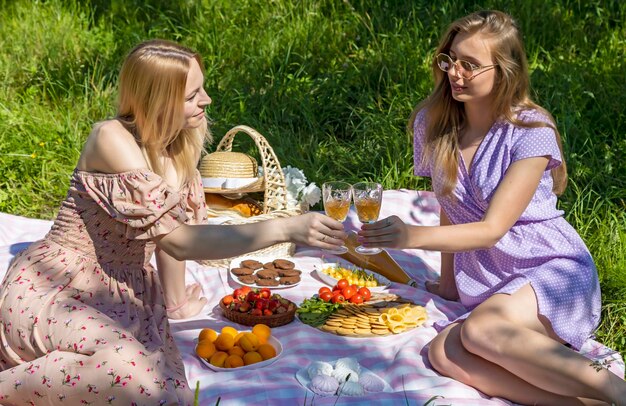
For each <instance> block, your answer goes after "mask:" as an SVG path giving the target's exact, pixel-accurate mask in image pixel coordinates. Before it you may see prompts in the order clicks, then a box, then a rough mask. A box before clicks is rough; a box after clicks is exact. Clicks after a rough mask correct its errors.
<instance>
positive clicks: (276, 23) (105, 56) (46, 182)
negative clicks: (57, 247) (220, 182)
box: [0, 0, 626, 355]
mask: <svg viewBox="0 0 626 406" xmlns="http://www.w3.org/2000/svg"><path fill="white" fill-rule="evenodd" d="M165 3H167V5H165ZM479 5H480V7H479ZM481 7H482V8H496V9H501V10H504V11H507V12H509V13H511V14H512V15H513V16H515V17H517V18H518V20H519V21H520V23H521V26H522V29H523V32H524V34H525V41H526V46H527V51H528V55H529V60H530V64H531V69H532V76H531V79H532V84H533V89H534V94H535V98H536V100H537V101H538V102H539V103H540V104H541V105H543V106H544V107H546V108H547V109H548V110H549V111H551V112H552V113H553V114H554V116H555V117H556V119H557V123H558V126H559V129H560V131H561V133H562V135H563V138H564V143H565V150H566V151H565V152H566V158H567V162H568V163H569V170H570V187H569V189H568V190H567V192H566V193H565V194H564V195H563V196H562V198H561V200H560V206H561V208H563V209H564V210H566V216H567V219H568V220H569V221H570V222H571V223H572V224H573V225H574V226H575V228H576V229H577V230H578V232H579V233H580V234H581V236H582V237H583V239H584V240H585V242H586V243H587V245H588V246H589V248H590V250H591V252H592V255H593V256H594V258H595V260H596V263H597V266H598V271H599V274H600V280H601V283H602V289H603V293H604V298H603V300H604V302H603V320H602V325H601V327H600V330H599V332H598V337H599V338H600V340H601V341H602V342H604V343H605V344H607V345H609V346H611V347H613V348H617V349H619V350H620V351H621V353H622V354H623V355H626V331H625V330H626V301H625V300H624V299H623V298H624V297H625V296H626V295H625V293H626V276H625V275H624V269H626V215H625V214H624V213H625V211H626V210H625V209H626V137H624V134H626V117H625V116H626V113H625V110H624V107H623V106H626V93H625V92H624V91H623V89H624V69H625V68H626V66H625V64H624V61H625V60H626V59H625V55H624V50H625V49H626V40H625V38H626V27H625V24H624V22H625V21H626V3H624V2H619V1H598V0H596V1H582V0H578V1H574V0H561V1H554V2H544V1H541V0H529V1H525V2H518V1H483V2H480V3H479V2H474V1H468V0H466V1H453V0H442V1H439V2H430V1H395V0H387V1H384V0H381V1H364V0H362V1H347V0H346V1H339V0H300V1H292V0H275V1H267V2H266V1H252V0H248V1H244V0H241V1H231V0H214V1H208V0H205V1H192V0H172V1H169V2H162V1H158V0H151V1H143V0H142V1H139V0H126V1H104V0H91V1H78V0H75V1H71V0H68V1H62V0H49V1H30V0H23V1H19V0H14V1H10V0H0V49H1V50H0V211H2V212H8V213H13V214H18V215H24V216H31V217H39V218H46V219H50V218H53V217H54V215H55V212H56V210H57V207H58V204H59V202H60V201H61V200H62V199H63V197H64V195H65V193H66V188H67V183H68V179H69V175H70V173H71V171H72V169H73V166H74V164H75V162H76V160H77V158H78V156H79V153H80V149H81V146H82V143H83V141H84V139H85V137H86V136H87V134H88V133H89V129H90V128H91V126H92V125H93V123H94V122H96V121H98V120H101V119H104V118H107V117H110V116H111V115H112V114H114V103H115V83H116V78H117V72H118V70H119V65H120V62H121V60H122V58H123V57H124V55H125V53H126V52H127V51H128V50H129V48H130V46H131V45H133V44H135V43H137V42H139V41H140V40H143V39H147V38H154V37H159V38H167V39H173V40H176V41H179V42H182V43H184V44H186V45H188V46H190V47H192V48H194V49H197V50H198V51H199V52H200V53H201V54H202V55H203V58H204V63H205V67H206V72H207V80H206V88H207V91H208V92H209V94H210V95H211V97H212V98H213V105H212V106H211V108H210V109H209V115H210V117H211V118H212V120H213V121H214V125H213V132H214V134H215V136H216V138H218V139H219V137H220V136H221V135H223V134H224V133H225V132H226V131H227V130H228V129H229V128H231V127H232V126H234V125H236V124H247V125H250V126H252V127H255V128H257V129H258V130H259V131H261V133H263V134H264V135H265V136H266V137H267V138H268V140H269V142H270V144H271V145H272V146H273V148H274V150H275V151H276V153H277V155H278V156H279V157H280V159H281V164H282V165H283V166H285V165H292V166H297V167H299V168H301V169H303V170H304V171H305V173H306V174H307V176H308V178H309V179H310V180H313V181H315V182H317V183H318V184H320V183H322V182H323V181H325V180H327V179H345V180H347V181H356V180H362V179H376V180H379V181H382V182H383V183H384V186H385V187H386V188H417V189H425V188H428V187H429V183H428V181H427V180H424V179H420V178H416V177H413V176H412V149H411V138H410V136H409V135H407V133H406V132H405V123H406V119H407V117H408V115H409V114H410V112H411V109H412V108H413V106H414V105H415V104H416V103H417V102H419V101H420V100H421V99H422V98H423V97H425V96H426V95H427V94H428V92H429V90H430V88H431V86H432V82H431V78H430V73H429V70H428V65H429V62H428V61H429V58H430V57H431V56H432V52H433V50H434V47H435V45H436V43H437V40H438V38H439V36H440V35H441V33H442V31H443V30H444V29H445V27H446V25H447V24H448V23H449V22H450V21H452V20H453V19H455V18H457V17H459V16H461V15H464V14H466V13H467V12H470V11H475V10H477V9H479V8H481ZM209 148H210V147H209ZM236 148H237V149H239V150H243V151H248V152H250V153H254V152H255V151H254V146H253V144H252V142H250V141H249V140H246V139H245V138H244V137H243V136H242V138H241V139H239V138H238V139H237V140H236Z"/></svg>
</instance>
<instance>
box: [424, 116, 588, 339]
mask: <svg viewBox="0 0 626 406" xmlns="http://www.w3.org/2000/svg"><path fill="white" fill-rule="evenodd" d="M519 118H520V119H522V120H524V121H526V122H535V121H542V122H549V121H548V119H547V118H546V117H545V116H543V115H541V114H540V113H539V112H537V111H534V110H531V111H524V112H522V113H520V115H519ZM425 120H426V114H425V112H424V110H422V111H420V112H419V114H418V115H417V117H416V120H415V125H414V161H415V175H418V176H428V177H432V184H433V189H434V191H435V193H436V194H437V198H438V200H439V203H440V205H441V207H442V209H443V210H444V211H445V213H446V214H447V215H448V218H449V219H450V221H451V222H452V224H462V223H471V222H478V221H481V219H482V218H483V216H484V214H485V212H486V211H487V208H488V207H489V203H490V201H491V199H492V197H493V195H494V193H495V191H496V189H497V187H498V185H499V183H500V182H501V181H502V179H503V178H504V175H505V173H506V170H507V169H508V167H509V166H510V165H511V164H512V163H513V162H515V161H518V160H520V159H524V158H530V157H537V156H549V157H550V162H549V164H548V167H547V169H546V171H545V172H544V174H543V177H542V178H541V182H540V183H539V187H538V188H537V191H536V192H535V195H534V196H533V198H532V200H531V202H530V204H529V205H528V207H527V208H526V210H525V211H524V212H523V213H522V215H521V216H520V218H519V219H518V221H517V222H516V223H515V224H514V225H513V227H512V228H511V229H510V230H509V231H508V232H507V233H506V234H505V235H504V237H502V239H501V240H500V241H498V243H497V244H496V245H495V246H493V247H492V248H489V249H481V250H474V251H469V252H459V253H456V254H454V275H455V280H456V284H457V288H458V290H459V295H460V300H461V303H463V305H464V306H465V307H467V309H468V310H470V311H471V310H472V309H474V308H475V307H476V306H478V305H479V304H481V303H482V302H484V301H485V300H486V299H488V298H489V297H491V296H492V295H494V294H496V293H505V294H511V293H514V292H516V291H517V290H518V289H519V288H521V287H522V286H524V285H526V284H528V283H530V284H531V286H532V288H533V289H534V291H535V294H536V295H537V300H538V305H539V313H540V314H542V315H544V316H545V317H547V318H548V319H549V320H550V322H551V323H552V327H553V328H554V331H555V332H556V334H557V335H558V336H559V337H561V338H562V339H563V340H565V341H567V342H568V343H569V344H571V345H572V347H574V348H576V349H579V348H580V347H581V346H582V344H583V343H584V342H585V340H586V339H587V338H588V337H590V336H591V334H592V333H593V331H594V330H595V328H596V327H597V325H598V322H599V319H600V285H599V282H598V275H597V272H596V268H595V265H594V263H593V259H592V258H591V255H590V254H589V250H588V249H587V247H586V246H585V243H584V242H583V241H582V239H581V238H580V236H579V235H578V233H577V232H576V230H574V228H573V227H572V226H571V225H570V224H569V223H568V222H567V221H566V220H565V219H564V218H563V211H562V210H557V208H556V202H557V198H556V195H555V194H554V193H553V192H552V186H553V183H552V176H551V174H550V169H552V168H555V167H557V166H558V165H560V164H561V153H560V151H559V147H558V145H557V142H556V137H555V133H554V130H553V129H552V128H550V127H539V128H524V127H519V126H515V125H513V124H511V123H509V122H503V121H497V122H496V123H495V124H494V125H493V127H492V128H491V129H490V130H489V132H488V133H487V135H486V136H485V138H484V139H483V141H482V142H481V144H480V145H479V147H478V149H477V150H476V154H475V155H474V158H473V161H472V163H471V166H470V170H469V173H468V171H467V170H466V166H465V164H464V162H463V157H462V156H461V154H459V168H458V172H457V184H456V187H455V189H454V191H453V192H452V195H453V196H441V193H439V192H438V191H440V190H441V187H442V184H443V182H442V176H441V175H439V174H438V173H437V172H436V171H434V170H433V166H432V162H431V163H430V164H423V163H422V159H421V158H422V151H423V144H424V138H425V128H426V124H425ZM468 315H469V313H467V314H465V315H463V316H461V317H459V318H458V319H457V320H451V321H449V322H443V323H439V324H438V325H436V327H437V328H438V329H442V328H443V327H445V326H446V325H448V324H450V323H452V322H454V321H459V320H462V319H464V318H466V317H467V316H468Z"/></svg>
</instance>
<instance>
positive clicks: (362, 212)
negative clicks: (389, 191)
mask: <svg viewBox="0 0 626 406" xmlns="http://www.w3.org/2000/svg"><path fill="white" fill-rule="evenodd" d="M352 196H353V199H354V207H356V214H357V216H358V217H359V221H360V222H361V223H363V224H371V223H375V222H376V220H378V215H379V213H380V206H381V204H382V202H383V186H382V185H381V184H380V183H375V182H359V183H355V184H354V185H352ZM355 251H356V252H358V253H359V254H365V255H374V254H378V253H380V252H381V251H382V250H381V249H380V248H367V247H364V246H362V245H361V246H358V247H356V249H355Z"/></svg>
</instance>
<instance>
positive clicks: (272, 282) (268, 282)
mask: <svg viewBox="0 0 626 406" xmlns="http://www.w3.org/2000/svg"><path fill="white" fill-rule="evenodd" d="M256 284H257V285H259V286H278V281H277V280H276V279H259V280H258V281H257V282H256Z"/></svg>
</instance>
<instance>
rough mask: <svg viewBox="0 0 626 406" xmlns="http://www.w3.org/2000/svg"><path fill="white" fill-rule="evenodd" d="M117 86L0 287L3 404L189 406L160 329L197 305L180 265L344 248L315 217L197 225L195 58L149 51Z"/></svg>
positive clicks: (167, 46) (201, 122) (199, 127)
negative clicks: (266, 252)
mask: <svg viewBox="0 0 626 406" xmlns="http://www.w3.org/2000/svg"><path fill="white" fill-rule="evenodd" d="M119 82H120V83H119V88H120V95H119V98H120V103H119V108H118V114H117V116H116V117H115V118H114V119H111V120H107V121H103V122H100V123H98V124H96V125H95V127H94V129H93V131H92V133H91V134H90V135H89V137H88V139H87V141H86V143H85V146H84V149H83V151H82V153H81V157H80V159H79V161H78V164H77V166H76V170H75V171H74V173H73V174H72V176H71V180H70V187H69V191H68V194H67V197H66V199H65V201H64V202H63V203H62V205H61V208H60V210H59V214H58V216H57V218H56V220H55V221H54V224H53V226H52V229H51V230H50V232H49V233H48V234H47V235H46V237H45V238H44V239H43V240H41V241H37V242H34V243H33V244H32V245H30V246H29V247H28V248H27V249H26V250H24V251H22V252H21V253H19V254H18V255H17V256H16V257H15V258H14V260H13V261H12V263H11V265H10V267H9V269H8V271H7V274H6V277H5V279H4V281H3V282H2V285H1V287H0V404H2V405H4V406H9V405H26V404H33V405H34V404H46V405H81V404H94V405H95V404H98V405H102V404H111V405H163V404H167V405H188V404H191V403H193V392H192V391H191V389H190V388H189V385H188V384H187V380H186V377H185V370H184V365H183V361H182V358H181V356H180V353H179V351H178V349H177V348H176V345H175V343H174V339H173V337H172V335H171V334H170V327H169V323H168V308H170V310H171V308H172V307H174V308H176V306H178V308H179V309H183V308H184V307H185V306H184V305H183V306H180V304H178V305H177V302H183V304H185V303H190V304H191V306H190V308H188V309H186V312H187V315H188V314H189V313H194V312H196V313H197V312H198V311H199V308H201V307H202V306H203V304H204V302H203V300H202V299H200V298H199V292H198V291H197V288H192V289H189V290H187V291H186V289H185V285H184V271H185V267H184V260H186V259H202V258H205V259H212V258H227V257H231V256H234V255H238V254H242V253H245V252H250V251H254V250H257V249H260V248H263V247H268V246H270V245H273V244H276V243H279V242H285V241H293V242H297V243H300V244H305V245H311V246H315V247H319V248H327V249H329V248H333V247H336V246H338V245H341V244H342V239H343V238H345V233H344V232H343V226H342V225H341V223H339V222H337V221H335V220H333V219H331V218H329V217H326V216H323V215H321V214H319V213H309V214H305V215H303V216H299V217H298V218H295V217H292V218H286V219H276V220H269V221H265V222H259V223H256V224H246V225H238V226H211V225H206V224H203V223H205V222H206V210H205V206H204V193H203V189H202V183H201V180H200V176H199V173H198V171H197V170H196V165H197V163H198V160H199V158H200V153H201V150H202V148H203V143H204V141H205V140H206V137H207V122H206V118H205V112H204V109H205V108H206V107H207V106H208V105H209V104H210V102H211V99H210V98H209V96H208V95H207V93H206V91H205V90H204V75H203V73H202V69H201V59H200V57H199V56H198V55H197V54H195V53H194V52H192V51H190V50H189V49H187V48H184V47H182V46H180V45H177V44H174V43H171V42H166V41H159V40H155V41H148V42H145V43H142V44H140V45H138V46H137V47H136V48H135V49H133V50H132V51H131V52H130V54H129V55H128V57H127V58H126V60H125V62H124V65H123V66H122V70H121V73H120V79H119ZM155 250H156V255H157V266H158V268H159V271H158V274H157V271H156V270H155V269H154V268H153V267H152V265H151V264H150V258H151V257H152V255H153V253H154V252H155ZM164 290H165V293H166V294H167V295H164ZM173 311H176V310H173ZM170 315H171V314H170ZM179 316H181V317H184V316H185V314H182V315H181V314H179Z"/></svg>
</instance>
